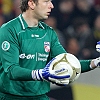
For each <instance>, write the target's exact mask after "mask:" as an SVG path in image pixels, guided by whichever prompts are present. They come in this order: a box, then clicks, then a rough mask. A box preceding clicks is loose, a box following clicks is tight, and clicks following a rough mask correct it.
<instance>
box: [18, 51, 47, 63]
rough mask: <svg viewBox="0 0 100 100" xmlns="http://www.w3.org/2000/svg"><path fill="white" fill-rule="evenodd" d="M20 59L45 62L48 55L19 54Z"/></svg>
mask: <svg viewBox="0 0 100 100" xmlns="http://www.w3.org/2000/svg"><path fill="white" fill-rule="evenodd" d="M19 58H20V59H27V60H31V59H34V60H36V61H43V62H44V61H47V58H48V54H43V53H37V52H36V54H25V53H23V54H20V55H19Z"/></svg>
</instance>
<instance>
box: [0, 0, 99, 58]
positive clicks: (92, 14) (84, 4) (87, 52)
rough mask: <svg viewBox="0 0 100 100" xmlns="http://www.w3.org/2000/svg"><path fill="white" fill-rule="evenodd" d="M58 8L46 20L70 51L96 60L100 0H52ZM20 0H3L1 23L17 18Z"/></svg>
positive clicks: (0, 13)
mask: <svg viewBox="0 0 100 100" xmlns="http://www.w3.org/2000/svg"><path fill="white" fill-rule="evenodd" d="M52 2H53V4H54V9H53V10H52V12H51V15H50V16H49V18H48V19H46V20H44V22H45V23H47V24H48V25H49V26H51V27H53V28H54V29H55V31H56V32H57V34H58V37H59V40H60V42H61V44H62V45H63V47H64V48H65V49H66V50H67V52H69V53H72V54H74V55H75V56H77V57H78V58H79V59H93V58H96V57H98V56H100V54H99V53H98V52H97V51H96V50H95V45H96V43H97V41H99V40H100V0H52ZM19 3H20V0H0V26H1V25H2V24H3V23H5V22H7V21H9V20H11V19H13V18H15V17H17V16H18V15H19V14H20V13H21V11H20V5H19Z"/></svg>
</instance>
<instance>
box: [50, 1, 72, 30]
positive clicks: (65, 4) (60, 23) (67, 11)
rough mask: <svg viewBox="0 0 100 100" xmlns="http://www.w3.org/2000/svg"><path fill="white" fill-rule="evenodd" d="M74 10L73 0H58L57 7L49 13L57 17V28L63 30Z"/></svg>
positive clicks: (69, 21) (69, 22)
mask: <svg viewBox="0 0 100 100" xmlns="http://www.w3.org/2000/svg"><path fill="white" fill-rule="evenodd" d="M73 10H74V0H60V2H59V4H58V9H57V10H56V11H55V12H53V13H51V14H52V15H53V16H55V18H56V19H57V28H58V29H59V30H60V31H64V30H65V29H66V28H67V27H68V26H69V25H70V24H71V20H72V17H74V16H72V13H73Z"/></svg>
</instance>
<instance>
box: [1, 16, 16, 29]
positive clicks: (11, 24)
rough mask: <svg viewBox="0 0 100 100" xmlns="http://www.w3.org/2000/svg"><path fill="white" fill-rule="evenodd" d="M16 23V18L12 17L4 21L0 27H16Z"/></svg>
mask: <svg viewBox="0 0 100 100" xmlns="http://www.w3.org/2000/svg"><path fill="white" fill-rule="evenodd" d="M17 25H18V18H17V17H16V18H14V19H12V20H10V21H8V22H6V23H4V24H3V25H2V26H1V27H0V28H5V29H6V28H7V29H8V28H12V27H16V26H17Z"/></svg>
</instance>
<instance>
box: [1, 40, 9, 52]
mask: <svg viewBox="0 0 100 100" xmlns="http://www.w3.org/2000/svg"><path fill="white" fill-rule="evenodd" d="M9 48H10V43H9V42H8V41H4V42H3V43H2V50H4V51H7V50H8V49H9Z"/></svg>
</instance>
